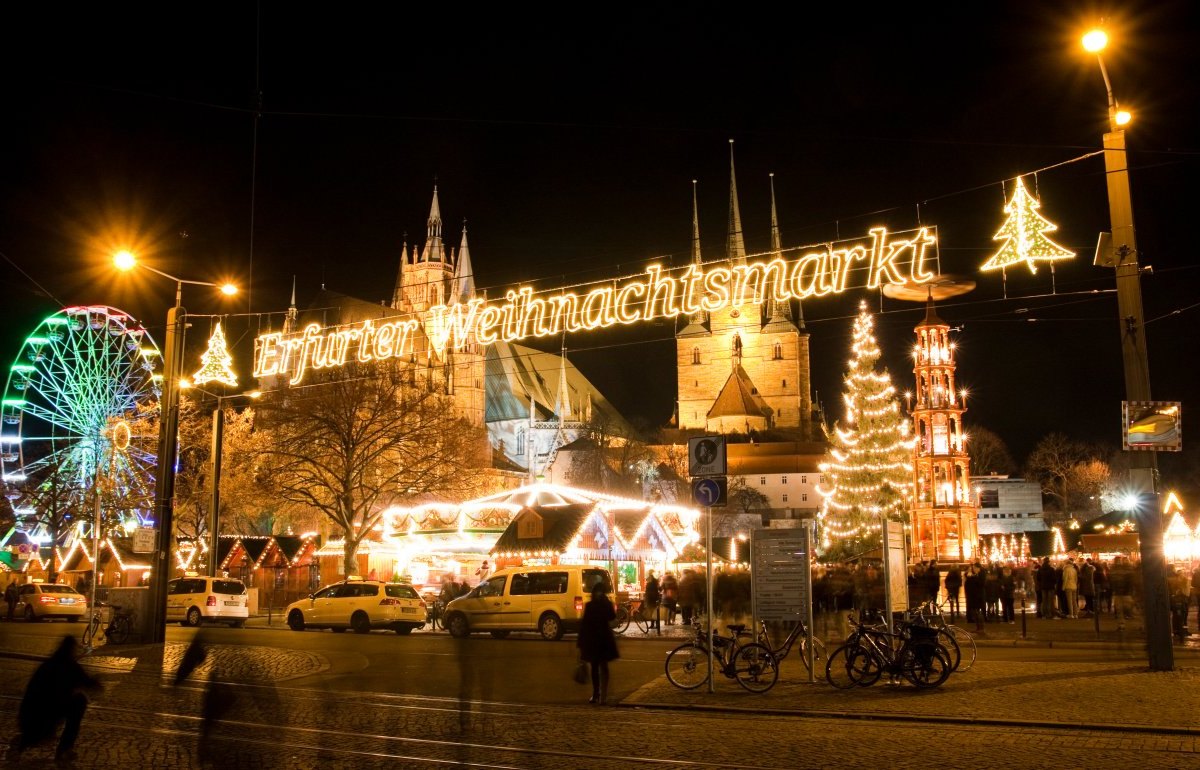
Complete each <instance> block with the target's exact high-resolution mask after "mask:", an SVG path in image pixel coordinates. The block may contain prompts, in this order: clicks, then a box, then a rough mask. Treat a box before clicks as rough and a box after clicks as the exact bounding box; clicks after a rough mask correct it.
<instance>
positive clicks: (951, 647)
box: [937, 628, 970, 671]
mask: <svg viewBox="0 0 1200 770" xmlns="http://www.w3.org/2000/svg"><path fill="white" fill-rule="evenodd" d="M937 643H938V644H940V645H941V646H942V647H943V648H945V650H946V657H948V658H949V659H950V670H951V671H957V670H958V664H959V663H961V662H962V650H961V649H960V648H959V646H958V641H957V640H956V639H955V638H954V634H952V633H950V631H948V630H947V629H945V628H939V629H938V632H937ZM967 668H970V666H968V667H967Z"/></svg>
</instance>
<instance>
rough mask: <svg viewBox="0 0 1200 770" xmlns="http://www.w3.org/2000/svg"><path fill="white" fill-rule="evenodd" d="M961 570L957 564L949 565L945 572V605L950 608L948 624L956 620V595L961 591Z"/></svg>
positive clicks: (957, 610)
mask: <svg viewBox="0 0 1200 770" xmlns="http://www.w3.org/2000/svg"><path fill="white" fill-rule="evenodd" d="M962 580H963V578H962V570H960V569H959V568H958V565H957V564H951V565H950V569H949V570H947V571H946V603H947V604H948V605H949V606H950V622H951V623H954V622H955V621H956V620H957V619H958V612H959V609H958V593H959V591H961V590H962Z"/></svg>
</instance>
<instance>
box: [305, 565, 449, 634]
mask: <svg viewBox="0 0 1200 770" xmlns="http://www.w3.org/2000/svg"><path fill="white" fill-rule="evenodd" d="M284 617H285V618H287V624H288V627H289V628H291V629H292V630H293V631H303V630H304V629H306V628H329V629H332V630H333V631H336V632H342V631H345V630H346V629H347V628H352V629H354V633H356V634H365V633H368V632H369V631H371V630H372V629H375V628H383V629H391V630H393V631H395V632H396V633H398V634H411V633H412V631H413V629H414V628H422V627H423V626H424V625H425V617H426V609H425V602H424V601H422V599H421V596H420V594H418V593H417V589H415V588H413V587H412V586H411V585H409V584H407V583H384V582H381V581H379V580H363V579H362V578H361V577H356V576H350V577H347V578H346V579H345V580H343V581H342V582H340V583H334V584H333V585H328V586H325V587H324V588H322V589H321V590H320V591H317V592H316V593H312V594H309V595H308V598H306V599H301V600H300V601H298V602H292V603H291V604H289V605H288V606H287V609H286V610H284Z"/></svg>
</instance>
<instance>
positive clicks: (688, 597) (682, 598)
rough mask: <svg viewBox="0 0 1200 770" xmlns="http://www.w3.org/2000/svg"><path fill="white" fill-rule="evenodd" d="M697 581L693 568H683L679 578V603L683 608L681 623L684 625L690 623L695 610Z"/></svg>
mask: <svg viewBox="0 0 1200 770" xmlns="http://www.w3.org/2000/svg"><path fill="white" fill-rule="evenodd" d="M697 583H698V578H697V577H696V573H695V572H694V571H693V570H690V569H685V570H684V571H683V575H682V576H680V579H679V605H680V608H681V609H682V610H683V624H684V625H685V626H690V625H691V624H692V615H693V613H695V611H696V605H697V599H696V596H697V595H698V591H697V588H696V586H697Z"/></svg>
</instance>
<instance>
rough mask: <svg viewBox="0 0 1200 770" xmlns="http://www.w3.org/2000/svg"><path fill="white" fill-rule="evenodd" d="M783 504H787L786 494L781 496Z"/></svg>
mask: <svg viewBox="0 0 1200 770" xmlns="http://www.w3.org/2000/svg"><path fill="white" fill-rule="evenodd" d="M783 502H785V503H786V502H787V494H786V493H785V494H784V495H783Z"/></svg>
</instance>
